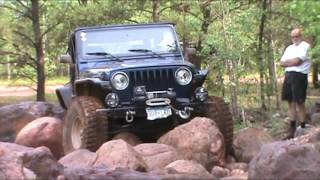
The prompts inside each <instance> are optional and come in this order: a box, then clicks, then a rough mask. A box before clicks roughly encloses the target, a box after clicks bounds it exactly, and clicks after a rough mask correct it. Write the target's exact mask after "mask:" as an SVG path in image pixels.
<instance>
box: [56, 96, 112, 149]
mask: <svg viewBox="0 0 320 180" xmlns="http://www.w3.org/2000/svg"><path fill="white" fill-rule="evenodd" d="M101 108H104V106H103V105H102V103H101V102H100V100H98V99H96V98H94V97H88V96H79V97H76V98H75V99H73V101H72V103H71V105H70V107H69V109H68V110H67V114H66V116H65V119H64V126H63V134H62V135H63V138H62V140H63V149H64V152H65V154H67V153H69V152H72V151H74V150H76V149H81V148H85V149H88V150H90V151H96V150H97V149H98V148H99V147H100V146H101V145H102V144H103V143H104V142H105V141H106V140H107V130H108V122H107V115H106V113H101V112H96V109H101Z"/></svg>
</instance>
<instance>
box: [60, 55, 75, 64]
mask: <svg viewBox="0 0 320 180" xmlns="http://www.w3.org/2000/svg"><path fill="white" fill-rule="evenodd" d="M59 62H60V63H67V64H71V63H72V59H71V56H70V55H69V54H63V55H60V56H59Z"/></svg>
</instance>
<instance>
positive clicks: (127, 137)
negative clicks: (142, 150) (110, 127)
mask: <svg viewBox="0 0 320 180" xmlns="http://www.w3.org/2000/svg"><path fill="white" fill-rule="evenodd" d="M112 139H113V140H117V139H122V140H124V141H125V142H127V143H128V144H130V145H131V146H136V145H138V144H141V143H142V141H141V139H139V137H138V136H136V135H135V134H133V133H130V132H120V133H119V134H117V135H115V136H114V137H113V138H112Z"/></svg>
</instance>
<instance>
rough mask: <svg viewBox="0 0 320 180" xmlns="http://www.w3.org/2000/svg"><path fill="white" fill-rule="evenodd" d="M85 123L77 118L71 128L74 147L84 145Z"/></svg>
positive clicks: (77, 147) (78, 147)
mask: <svg viewBox="0 0 320 180" xmlns="http://www.w3.org/2000/svg"><path fill="white" fill-rule="evenodd" d="M82 133H83V125H82V123H81V122H80V119H79V118H77V119H76V120H75V122H74V124H73V126H72V129H71V141H72V146H73V148H74V149H80V148H81V146H82Z"/></svg>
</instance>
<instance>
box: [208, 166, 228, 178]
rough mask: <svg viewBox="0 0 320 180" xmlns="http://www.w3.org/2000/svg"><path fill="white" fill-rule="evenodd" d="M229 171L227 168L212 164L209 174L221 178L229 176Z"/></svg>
mask: <svg viewBox="0 0 320 180" xmlns="http://www.w3.org/2000/svg"><path fill="white" fill-rule="evenodd" d="M230 173H231V171H230V170H229V169H227V168H223V167H220V166H214V167H213V168H212V170H211V174H212V175H213V176H214V177H216V178H223V177H226V176H229V175H230Z"/></svg>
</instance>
